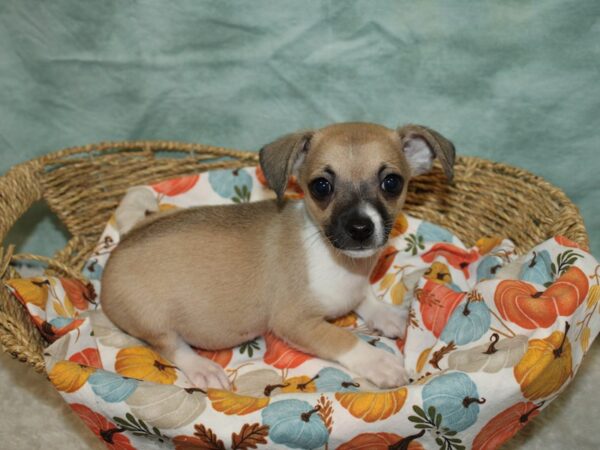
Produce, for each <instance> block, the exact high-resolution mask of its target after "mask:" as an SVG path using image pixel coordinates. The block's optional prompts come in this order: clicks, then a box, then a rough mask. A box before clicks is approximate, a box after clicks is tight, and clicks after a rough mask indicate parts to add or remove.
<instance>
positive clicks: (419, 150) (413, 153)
mask: <svg viewBox="0 0 600 450" xmlns="http://www.w3.org/2000/svg"><path fill="white" fill-rule="evenodd" d="M404 154H405V155H406V160H407V161H408V164H409V166H410V171H411V174H412V176H416V175H421V174H423V173H427V172H429V171H430V170H431V167H432V166H433V153H432V151H431V148H429V146H428V145H427V142H425V140H424V139H421V138H420V137H413V138H409V139H408V140H407V141H406V142H405V144H404Z"/></svg>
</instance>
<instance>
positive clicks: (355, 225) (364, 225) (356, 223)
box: [344, 214, 375, 242]
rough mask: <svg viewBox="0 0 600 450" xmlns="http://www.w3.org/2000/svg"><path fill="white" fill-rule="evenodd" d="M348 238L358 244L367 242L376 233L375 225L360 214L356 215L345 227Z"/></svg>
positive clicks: (349, 219)
mask: <svg viewBox="0 0 600 450" xmlns="http://www.w3.org/2000/svg"><path fill="white" fill-rule="evenodd" d="M344 228H345V231H346V233H348V236H350V238H352V239H353V240H354V241H356V242H365V241H366V240H368V239H369V238H370V237H371V236H372V235H373V233H374V232H375V224H374V223H373V221H372V220H371V219H370V218H369V217H367V216H362V215H360V214H354V215H352V216H351V217H350V218H348V220H347V222H346V226H345V227H344Z"/></svg>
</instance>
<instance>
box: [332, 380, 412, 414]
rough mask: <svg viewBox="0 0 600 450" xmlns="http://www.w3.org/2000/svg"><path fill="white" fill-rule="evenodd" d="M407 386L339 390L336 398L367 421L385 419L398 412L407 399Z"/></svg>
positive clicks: (350, 411) (351, 412) (352, 412)
mask: <svg viewBox="0 0 600 450" xmlns="http://www.w3.org/2000/svg"><path fill="white" fill-rule="evenodd" d="M406 396H407V390H406V388H400V389H397V390H395V391H385V392H337V393H336V394H335V398H336V399H337V401H338V402H340V404H341V405H342V406H343V407H344V408H345V409H347V410H348V412H349V413H350V414H352V415H353V416H354V417H356V418H358V419H362V420H364V421H365V422H376V421H378V420H385V419H387V418H388V417H390V416H391V415H393V414H396V413H397V412H398V411H400V409H402V406H404V401H405V400H406Z"/></svg>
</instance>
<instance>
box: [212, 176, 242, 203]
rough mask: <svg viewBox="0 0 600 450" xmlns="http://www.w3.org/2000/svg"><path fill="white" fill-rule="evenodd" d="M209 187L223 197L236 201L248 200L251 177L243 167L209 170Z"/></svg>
mask: <svg viewBox="0 0 600 450" xmlns="http://www.w3.org/2000/svg"><path fill="white" fill-rule="evenodd" d="M208 182H209V183H210V187H211V188H212V189H213V191H215V192H216V193H217V194H219V195H220V196H221V197H223V198H227V199H230V200H233V201H234V202H236V203H244V202H248V201H250V193H251V192H252V177H251V176H250V175H249V174H248V172H247V171H246V170H244V169H237V170H211V171H210V172H209V174H208Z"/></svg>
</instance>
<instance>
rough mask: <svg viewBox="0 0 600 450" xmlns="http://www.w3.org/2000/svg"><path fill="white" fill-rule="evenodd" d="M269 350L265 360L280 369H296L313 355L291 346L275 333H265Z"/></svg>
mask: <svg viewBox="0 0 600 450" xmlns="http://www.w3.org/2000/svg"><path fill="white" fill-rule="evenodd" d="M265 343H266V345H267V351H266V352H265V356H264V361H265V362H266V363H267V364H270V365H271V366H273V367H277V368H278V369H294V368H296V367H298V366H299V365H301V364H303V363H304V362H306V361H308V360H309V359H312V358H313V357H312V356H311V355H309V354H308V353H304V352H302V351H300V350H296V349H295V348H292V347H290V346H289V345H288V344H286V343H285V342H284V341H283V340H281V339H279V338H278V337H276V336H275V335H274V334H273V333H268V334H266V335H265Z"/></svg>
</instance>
